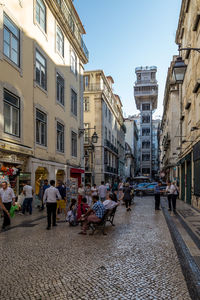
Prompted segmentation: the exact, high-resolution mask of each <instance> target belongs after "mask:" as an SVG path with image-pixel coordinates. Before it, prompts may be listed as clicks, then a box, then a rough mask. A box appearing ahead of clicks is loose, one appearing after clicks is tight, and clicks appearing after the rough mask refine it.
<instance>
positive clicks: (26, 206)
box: [22, 181, 34, 215]
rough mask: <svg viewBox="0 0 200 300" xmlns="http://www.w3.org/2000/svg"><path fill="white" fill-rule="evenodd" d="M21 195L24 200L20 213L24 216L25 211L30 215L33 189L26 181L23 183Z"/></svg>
mask: <svg viewBox="0 0 200 300" xmlns="http://www.w3.org/2000/svg"><path fill="white" fill-rule="evenodd" d="M23 194H24V195H25V199H24V202H23V205H22V213H23V214H25V211H27V212H29V214H30V215H32V202H33V194H34V192H33V188H32V186H31V185H30V184H28V182H27V181H24V182H23Z"/></svg>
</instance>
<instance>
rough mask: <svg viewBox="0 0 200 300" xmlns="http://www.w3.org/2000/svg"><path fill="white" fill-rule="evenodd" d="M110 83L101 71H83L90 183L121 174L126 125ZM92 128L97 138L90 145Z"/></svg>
mask: <svg viewBox="0 0 200 300" xmlns="http://www.w3.org/2000/svg"><path fill="white" fill-rule="evenodd" d="M113 83H114V80H113V78H112V77H111V76H107V77H106V76H105V74H104V72H103V71H102V70H94V71H86V72H84V126H85V134H84V137H85V143H84V148H85V171H86V173H85V177H86V182H89V183H90V184H91V183H96V184H97V185H99V184H101V181H105V182H110V183H111V182H113V181H114V180H115V179H117V178H119V177H120V178H123V177H124V161H125V126H124V119H123V112H122V103H121V100H120V97H119V96H118V95H115V94H114V93H113V87H112V85H113ZM94 131H95V132H96V133H97V135H98V141H97V143H95V144H92V143H91V137H92V135H93V133H94Z"/></svg>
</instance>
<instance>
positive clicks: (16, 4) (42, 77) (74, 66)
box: [0, 0, 88, 193]
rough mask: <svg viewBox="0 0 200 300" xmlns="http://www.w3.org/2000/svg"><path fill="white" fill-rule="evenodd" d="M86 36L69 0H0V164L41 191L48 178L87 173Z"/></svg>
mask: <svg viewBox="0 0 200 300" xmlns="http://www.w3.org/2000/svg"><path fill="white" fill-rule="evenodd" d="M83 34H85V30H84V28H83V25H82V23H81V21H80V18H79V16H78V14H77V12H76V10H75V8H74V5H73V2H72V1H71V0H57V1H56V0H45V1H44V0H31V1H18V0H2V1H1V3H0V40H1V43H0V70H1V72H0V165H1V168H2V167H3V170H4V169H5V168H13V167H16V168H18V169H21V173H20V176H19V178H17V180H18V181H19V180H21V179H22V178H26V179H27V178H28V179H30V180H31V184H32V185H33V187H35V188H36V193H37V192H38V191H39V187H40V184H41V182H42V180H44V179H46V178H47V179H61V180H63V181H66V180H67V179H69V178H70V177H74V178H77V180H78V182H79V183H80V182H81V176H82V177H83V173H84V159H83V137H81V136H80V134H79V131H80V129H81V128H82V127H83V108H82V103H83V70H84V67H83V66H84V64H85V63H87V62H88V51H87V48H86V46H85V44H84V42H83V39H82V35H83ZM3 175H5V173H2V172H1V176H3ZM17 192H19V187H18V191H17Z"/></svg>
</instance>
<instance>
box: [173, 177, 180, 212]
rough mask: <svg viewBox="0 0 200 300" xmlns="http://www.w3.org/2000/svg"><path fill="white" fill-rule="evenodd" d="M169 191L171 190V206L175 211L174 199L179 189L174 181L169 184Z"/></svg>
mask: <svg viewBox="0 0 200 300" xmlns="http://www.w3.org/2000/svg"><path fill="white" fill-rule="evenodd" d="M171 191H172V208H173V212H175V211H176V199H177V197H178V195H179V190H178V187H177V185H176V182H175V181H174V182H173V183H172V185H171Z"/></svg>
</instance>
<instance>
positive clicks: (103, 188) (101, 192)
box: [98, 181, 107, 202]
mask: <svg viewBox="0 0 200 300" xmlns="http://www.w3.org/2000/svg"><path fill="white" fill-rule="evenodd" d="M98 192H99V197H100V200H101V201H102V202H103V201H105V200H106V194H107V187H106V185H105V184H104V181H102V182H101V185H100V186H99V188H98Z"/></svg>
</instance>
